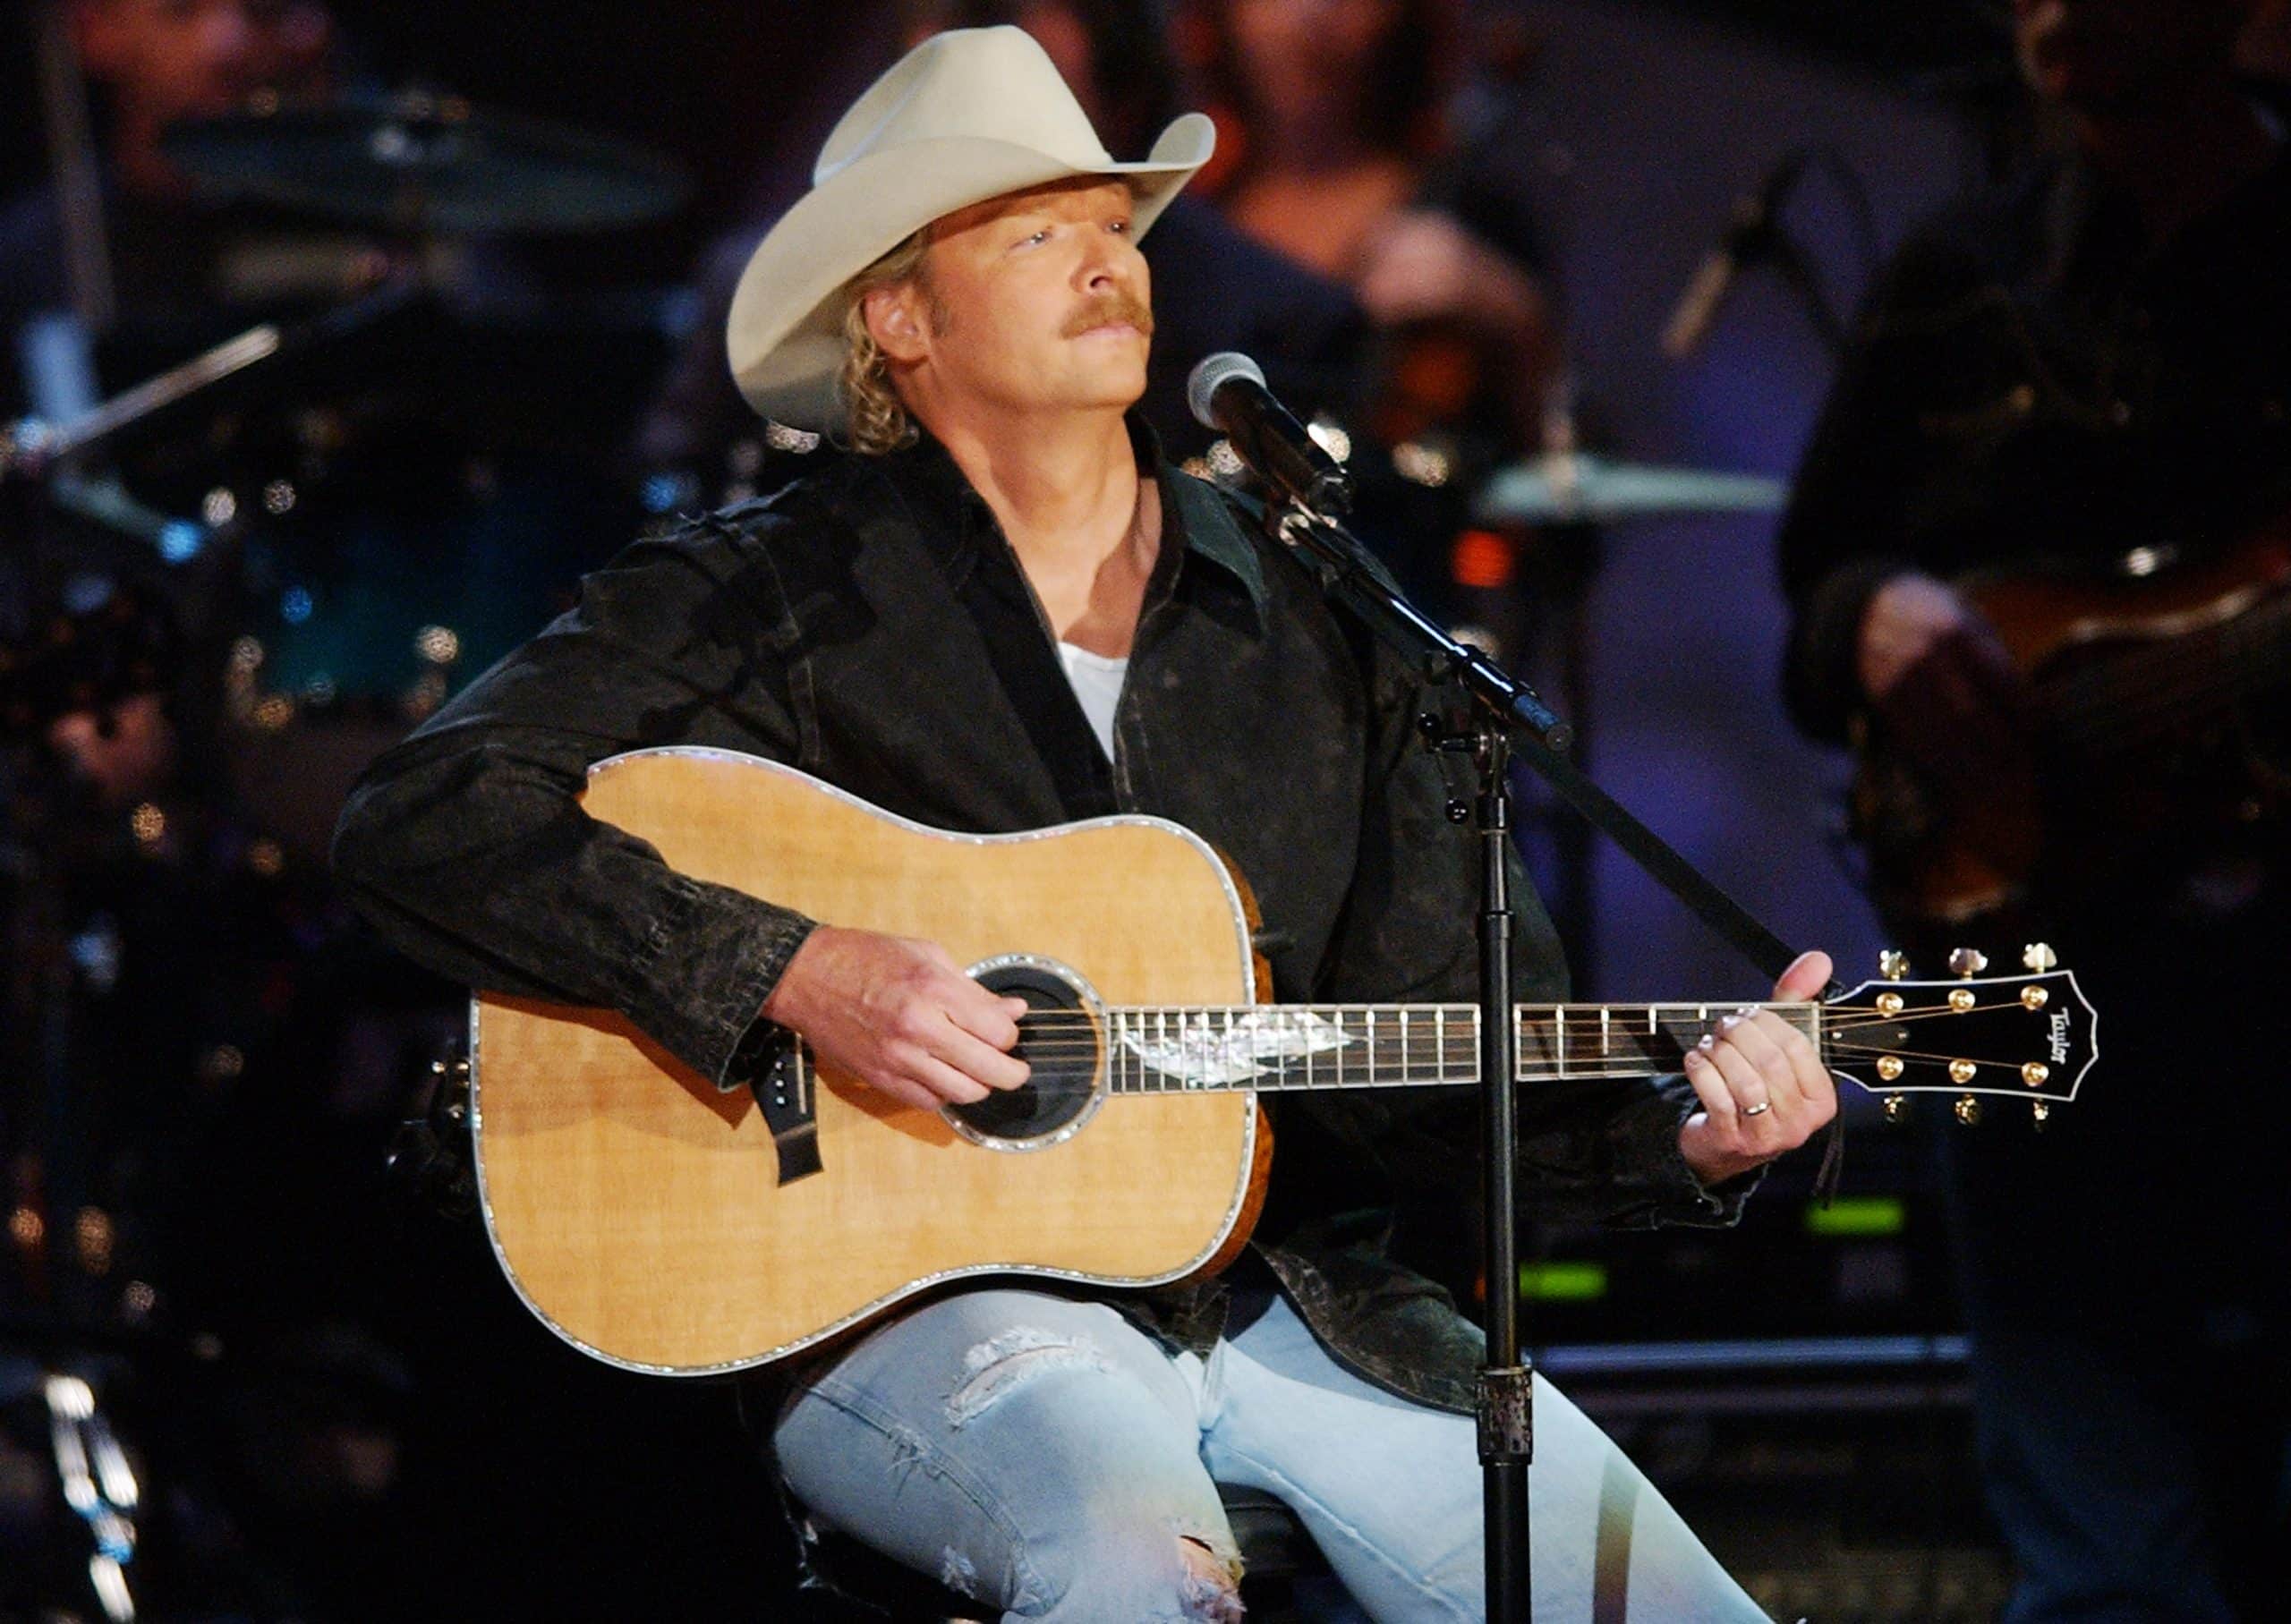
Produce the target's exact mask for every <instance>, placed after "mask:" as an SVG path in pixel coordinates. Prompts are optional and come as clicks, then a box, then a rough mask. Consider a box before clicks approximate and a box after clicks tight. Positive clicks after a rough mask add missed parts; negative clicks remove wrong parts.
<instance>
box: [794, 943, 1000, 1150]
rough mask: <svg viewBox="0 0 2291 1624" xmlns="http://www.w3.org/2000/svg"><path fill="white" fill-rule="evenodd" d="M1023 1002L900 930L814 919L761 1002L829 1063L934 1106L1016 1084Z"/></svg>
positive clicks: (920, 1105)
mask: <svg viewBox="0 0 2291 1624" xmlns="http://www.w3.org/2000/svg"><path fill="white" fill-rule="evenodd" d="M762 1013H763V1015H764V1017H765V1018H766V1019H768V1020H773V1021H777V1022H779V1025H782V1026H786V1027H788V1028H790V1029H792V1030H793V1031H795V1032H796V1033H801V1034H802V1036H803V1037H804V1039H805V1042H808V1043H810V1044H811V1046H812V1049H813V1051H814V1052H815V1053H816V1054H818V1056H819V1057H820V1059H822V1061H824V1062H825V1063H826V1064H827V1065H829V1066H831V1067H834V1068H835V1069H836V1070H838V1071H840V1072H843V1073H845V1074H847V1075H848V1076H853V1077H856V1078H857V1079H858V1080H859V1081H860V1082H862V1083H864V1084H867V1085H868V1086H869V1087H870V1088H874V1089H878V1090H880V1091H881V1092H882V1093H886V1094H889V1095H890V1097H891V1098H892V1099H894V1100H897V1101H899V1102H900V1103H901V1104H903V1105H912V1106H915V1107H916V1108H917V1109H918V1110H938V1109H939V1108H940V1107H941V1106H943V1105H968V1104H970V1103H971V1102H973V1101H978V1100H984V1098H986V1093H987V1090H989V1089H990V1088H1016V1087H1018V1085H1019V1084H1021V1083H1024V1082H1025V1081H1026V1076H1027V1067H1026V1062H1025V1061H1024V1060H1021V1059H1017V1058H1015V1057H1014V1056H1012V1055H1011V1054H1009V1052H1008V1051H1009V1050H1011V1049H1012V1048H1014V1047H1016V1046H1017V1044H1018V1016H1021V1015H1024V1014H1025V1013H1026V1000H1025V999H1016V998H997V997H996V996H995V995H994V994H992V992H989V991H987V990H986V989H985V988H984V987H982V986H980V985H979V984H978V983H977V982H975V981H973V980H971V978H970V977H968V976H967V975H965V974H963V973H962V971H961V969H960V968H959V967H958V965H956V963H955V961H954V960H953V959H952V958H950V957H948V955H947V953H946V950H945V949H944V948H940V947H937V946H935V945H934V944H933V943H931V942H927V941H914V940H909V939H907V938H906V937H903V936H880V935H877V934H876V933H875V932H874V931H847V930H843V929H840V928H839V927H837V926H835V925H822V926H820V927H819V928H818V929H817V930H815V931H813V932H812V933H811V934H810V935H809V936H807V937H805V939H804V945H803V946H802V947H800V948H796V957H793V958H791V959H789V960H788V968H787V969H786V970H785V971H783V972H782V973H781V974H780V977H779V985H777V986H775V987H774V988H773V989H772V990H771V997H770V998H767V999H764V1000H763V1011H762Z"/></svg>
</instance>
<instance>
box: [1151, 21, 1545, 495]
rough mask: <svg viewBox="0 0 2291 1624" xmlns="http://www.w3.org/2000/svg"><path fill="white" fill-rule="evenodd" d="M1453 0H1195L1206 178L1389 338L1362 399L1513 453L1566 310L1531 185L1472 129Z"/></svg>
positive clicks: (1399, 428) (1183, 27)
mask: <svg viewBox="0 0 2291 1624" xmlns="http://www.w3.org/2000/svg"><path fill="white" fill-rule="evenodd" d="M1177 26H1178V38H1179V41H1180V53H1181V55H1183V56H1184V57H1185V58H1186V60H1187V62H1188V64H1189V65H1190V66H1191V67H1192V68H1193V69H1194V71H1195V72H1196V73H1197V76H1198V77H1199V78H1200V80H1201V82H1202V87H1203V91H1204V94H1205V97H1206V98H1207V100H1208V103H1209V108H1210V113H1211V115H1212V116H1213V117H1214V118H1215V119H1216V120H1217V123H1218V137H1219V142H1220V147H1219V156H1218V160H1217V163H1216V165H1215V166H1214V168H1213V170H1212V172H1211V173H1210V174H1208V175H1207V176H1206V177H1205V181H1206V184H1205V188H1204V191H1205V195H1207V196H1208V197H1209V198H1211V199H1212V200H1214V202H1215V203H1216V204H1217V206H1218V207H1219V208H1221V209H1222V210H1223V212H1224V214H1225V216H1226V217H1227V218H1228V219H1230V220H1231V221H1232V222H1233V223H1234V224H1235V225H1239V227H1240V228H1241V230H1243V231H1244V232H1246V233H1248V234H1249V235H1250V236H1251V237H1253V238H1255V239H1256V241H1257V242H1262V243H1264V244H1265V246H1266V247H1268V248H1271V249H1273V250H1274V251H1277V252H1279V253H1280V254H1282V256H1283V257H1285V258H1287V259H1290V260H1293V261H1294V262H1296V263H1297V264H1299V265H1302V266H1305V267H1307V268H1309V269H1311V270H1313V271H1316V272H1317V273H1318V274H1320V275H1322V276H1327V277H1330V278H1331V279H1333V280H1334V281H1337V282H1340V283H1341V284H1342V285H1344V286H1346V287H1348V288H1350V290H1351V292H1352V294H1353V296H1354V297H1355V298H1356V299H1358V301H1359V302H1360V305H1361V308H1362V310H1365V311H1366V312H1367V317H1368V319H1369V320H1370V322H1371V323H1373V324H1374V326H1375V329H1376V331H1377V333H1378V334H1379V336H1381V337H1382V338H1383V339H1384V341H1385V342H1384V343H1383V344H1380V345H1379V347H1378V349H1377V352H1376V353H1375V357H1374V359H1373V361H1371V363H1370V370H1369V371H1368V373H1367V374H1366V375H1364V376H1363V377H1362V378H1359V379H1358V385H1357V389H1356V395H1357V396H1358V404H1357V406H1356V410H1358V411H1360V412H1362V413H1363V415H1364V421H1366V424H1367V428H1368V429H1370V430H1371V431H1372V432H1374V433H1375V435H1376V436H1377V438H1379V439H1381V440H1383V441H1384V443H1385V444H1387V445H1393V444H1398V443H1401V442H1403V441H1407V440H1410V439H1415V438H1424V437H1426V436H1427V435H1433V434H1443V433H1444V434H1447V435H1451V436H1454V437H1457V438H1460V439H1461V441H1463V442H1466V443H1467V446H1472V445H1475V444H1476V446H1477V447H1478V450H1479V453H1480V460H1482V461H1486V460H1490V459H1495V458H1509V457H1512V456H1517V455H1522V454H1524V453H1526V452H1528V451H1530V450H1532V449H1533V448H1535V447H1536V446H1537V445H1538V444H1539V443H1540V441H1541V438H1542V417H1543V411H1544V407H1545V404H1546V401H1547V398H1548V396H1549V395H1550V392H1551V390H1552V388H1553V386H1554V381H1555V377H1556V372H1557V368H1558V363H1559V346H1558V335H1557V330H1556V327H1555V321H1554V311H1553V309H1552V305H1551V302H1550V300H1549V298H1548V296H1547V294H1546V289H1545V286H1544V285H1543V282H1542V279H1541V273H1540V268H1539V258H1540V256H1539V251H1538V250H1537V243H1536V236H1535V231H1534V227H1533V224H1532V222H1531V220H1530V218H1529V205H1528V203H1527V200H1526V198H1525V196H1524V192H1523V191H1522V188H1521V186H1520V179H1519V176H1518V174H1516V172H1515V171H1514V169H1513V168H1512V166H1510V165H1508V164H1507V163H1506V162H1505V155H1504V154H1503V152H1502V151H1500V150H1498V149H1497V146H1498V143H1497V142H1496V141H1495V140H1493V139H1483V138H1486V137H1492V136H1495V135H1500V134H1501V127H1500V123H1499V125H1498V126H1497V127H1496V128H1495V129H1494V130H1492V131H1481V132H1467V131H1465V130H1462V129H1460V128H1458V122H1459V121H1457V119H1456V118H1455V117H1454V113H1455V109H1456V106H1457V101H1456V93H1457V90H1458V89H1459V87H1460V85H1461V81H1462V80H1463V78H1464V72H1463V67H1464V64H1463V61H1462V56H1463V52H1462V47H1461V17H1460V13H1459V8H1458V7H1457V6H1456V5H1454V4H1452V0H1186V4H1184V5H1183V7H1182V8H1181V9H1180V13H1179V14H1178V22H1177Z"/></svg>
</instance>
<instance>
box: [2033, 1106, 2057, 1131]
mask: <svg viewBox="0 0 2291 1624" xmlns="http://www.w3.org/2000/svg"><path fill="white" fill-rule="evenodd" d="M2029 1107H2030V1110H2031V1115H2033V1116H2034V1117H2035V1118H2036V1125H2037V1127H2036V1131H2037V1132H2038V1133H2040V1134H2041V1133H2042V1132H2044V1125H2045V1124H2046V1123H2048V1122H2049V1121H2051V1120H2052V1101H2049V1100H2031V1101H2029Z"/></svg>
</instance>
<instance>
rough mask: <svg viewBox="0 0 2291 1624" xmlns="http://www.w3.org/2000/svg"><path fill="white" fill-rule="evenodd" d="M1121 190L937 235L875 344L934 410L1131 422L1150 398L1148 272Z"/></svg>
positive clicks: (979, 219) (885, 311)
mask: <svg viewBox="0 0 2291 1624" xmlns="http://www.w3.org/2000/svg"><path fill="white" fill-rule="evenodd" d="M1132 208H1133V200H1132V198H1131V195H1130V191H1129V188H1128V186H1127V185H1126V184H1124V183H1121V182H1120V181H1112V182H1102V181H1094V180H1084V181H1079V182H1063V183H1057V184H1054V185H1050V186H1039V187H1035V188H1034V189H1033V190H1031V191H1019V192H1013V193H1011V194H1010V195H1009V196H1007V197H1001V198H995V199H992V200H990V201H987V202H984V203H980V204H976V205H974V206H973V207H971V208H966V209H963V210H961V211H960V212H958V213H956V214H952V215H949V216H947V217H945V218H944V219H942V220H941V221H940V222H939V223H938V224H937V225H935V226H933V232H932V238H931V245H930V247H929V249H928V250H927V251H926V252H925V255H924V274H923V276H921V277H920V278H918V280H917V281H916V282H915V283H911V284H909V285H907V286H906V287H904V288H899V289H893V290H890V291H889V292H887V293H878V294H875V295H873V298H872V300H871V307H872V306H873V304H874V302H877V301H882V302H886V303H885V304H884V305H883V306H882V307H881V309H876V308H871V310H870V312H869V319H870V321H871V322H872V323H873V324H874V325H875V326H876V329H877V332H876V337H877V342H878V343H879V344H881V345H882V347H883V349H884V352H885V353H887V354H888V355H890V357H891V359H892V361H893V363H894V367H895V368H898V369H903V370H905V371H906V373H907V378H908V380H909V385H910V389H911V392H912V393H913V395H915V397H916V399H917V400H918V401H920V402H921V404H924V408H925V410H926V411H928V410H929V409H931V408H932V407H933V406H936V407H938V408H940V409H941V411H942V412H943V411H944V410H945V409H946V408H947V407H949V406H951V407H953V408H954V409H955V410H958V411H962V412H975V411H977V410H979V409H981V408H984V409H986V410H989V411H997V412H1018V413H1037V412H1063V411H1091V410H1097V409H1103V408H1107V407H1111V408H1113V409H1116V410H1125V409H1127V408H1128V406H1130V405H1131V404H1134V403H1135V402H1136V401H1137V397H1138V396H1139V395H1142V394H1144V393H1145V391H1146V352H1147V349H1148V347H1149V345H1150V341H1151V339H1152V336H1153V332H1154V317H1153V309H1152V286H1151V281H1150V278H1149V276H1148V274H1147V272H1146V260H1145V259H1144V257H1143V256H1142V255H1140V254H1139V253H1138V251H1137V244H1136V243H1135V242H1133V241H1132V240H1131V223H1132V222H1131V215H1132Z"/></svg>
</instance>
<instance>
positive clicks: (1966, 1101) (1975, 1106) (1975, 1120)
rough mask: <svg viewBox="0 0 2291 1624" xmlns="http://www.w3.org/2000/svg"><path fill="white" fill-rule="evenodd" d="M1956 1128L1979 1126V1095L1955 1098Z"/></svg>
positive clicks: (1965, 1095)
mask: <svg viewBox="0 0 2291 1624" xmlns="http://www.w3.org/2000/svg"><path fill="white" fill-rule="evenodd" d="M1957 1126H1959V1127H1980V1095H1979V1094H1959V1095H1958V1096H1957Z"/></svg>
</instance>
